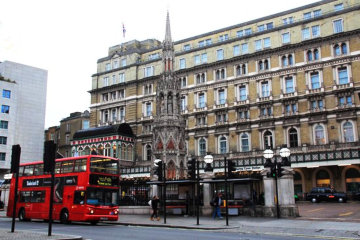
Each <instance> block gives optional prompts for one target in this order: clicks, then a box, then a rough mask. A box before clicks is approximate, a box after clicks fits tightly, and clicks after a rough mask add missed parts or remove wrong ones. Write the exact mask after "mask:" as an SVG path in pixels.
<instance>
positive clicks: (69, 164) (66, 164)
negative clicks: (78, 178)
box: [61, 160, 74, 173]
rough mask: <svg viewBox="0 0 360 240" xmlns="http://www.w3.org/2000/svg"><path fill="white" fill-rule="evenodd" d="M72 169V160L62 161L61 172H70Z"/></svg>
mask: <svg viewBox="0 0 360 240" xmlns="http://www.w3.org/2000/svg"><path fill="white" fill-rule="evenodd" d="M73 171H74V161H73V160H71V161H64V162H62V164H61V173H70V172H73Z"/></svg>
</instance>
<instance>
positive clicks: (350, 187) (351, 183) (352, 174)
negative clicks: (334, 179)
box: [345, 168, 360, 193]
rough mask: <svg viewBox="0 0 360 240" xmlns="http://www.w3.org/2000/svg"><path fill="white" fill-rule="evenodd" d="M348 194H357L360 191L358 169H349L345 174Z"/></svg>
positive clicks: (359, 172)
mask: <svg viewBox="0 0 360 240" xmlns="http://www.w3.org/2000/svg"><path fill="white" fill-rule="evenodd" d="M345 182H346V192H348V193H349V192H352V193H356V192H358V191H359V189H360V171H359V170H358V169H356V168H349V169H348V170H346V173H345Z"/></svg>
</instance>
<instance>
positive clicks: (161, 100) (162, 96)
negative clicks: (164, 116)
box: [160, 93, 165, 113]
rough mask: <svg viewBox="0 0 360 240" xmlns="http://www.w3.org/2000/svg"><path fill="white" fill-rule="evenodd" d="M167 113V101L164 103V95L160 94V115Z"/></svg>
mask: <svg viewBox="0 0 360 240" xmlns="http://www.w3.org/2000/svg"><path fill="white" fill-rule="evenodd" d="M164 112H165V101H164V94H162V93H161V94H160V113H164Z"/></svg>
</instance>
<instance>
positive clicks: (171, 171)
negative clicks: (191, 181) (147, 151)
mask: <svg viewBox="0 0 360 240" xmlns="http://www.w3.org/2000/svg"><path fill="white" fill-rule="evenodd" d="M166 178H167V179H175V178H176V168H175V163H174V162H173V161H170V162H169V164H168V166H167V176H166Z"/></svg>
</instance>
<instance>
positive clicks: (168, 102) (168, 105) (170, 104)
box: [167, 93, 173, 114]
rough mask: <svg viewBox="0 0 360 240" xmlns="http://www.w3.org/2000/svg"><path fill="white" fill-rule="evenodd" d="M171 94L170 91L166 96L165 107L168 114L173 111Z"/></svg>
mask: <svg viewBox="0 0 360 240" xmlns="http://www.w3.org/2000/svg"><path fill="white" fill-rule="evenodd" d="M172 101H173V100H172V95H171V93H169V95H168V98H167V108H168V114H172V113H173V102H172Z"/></svg>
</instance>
